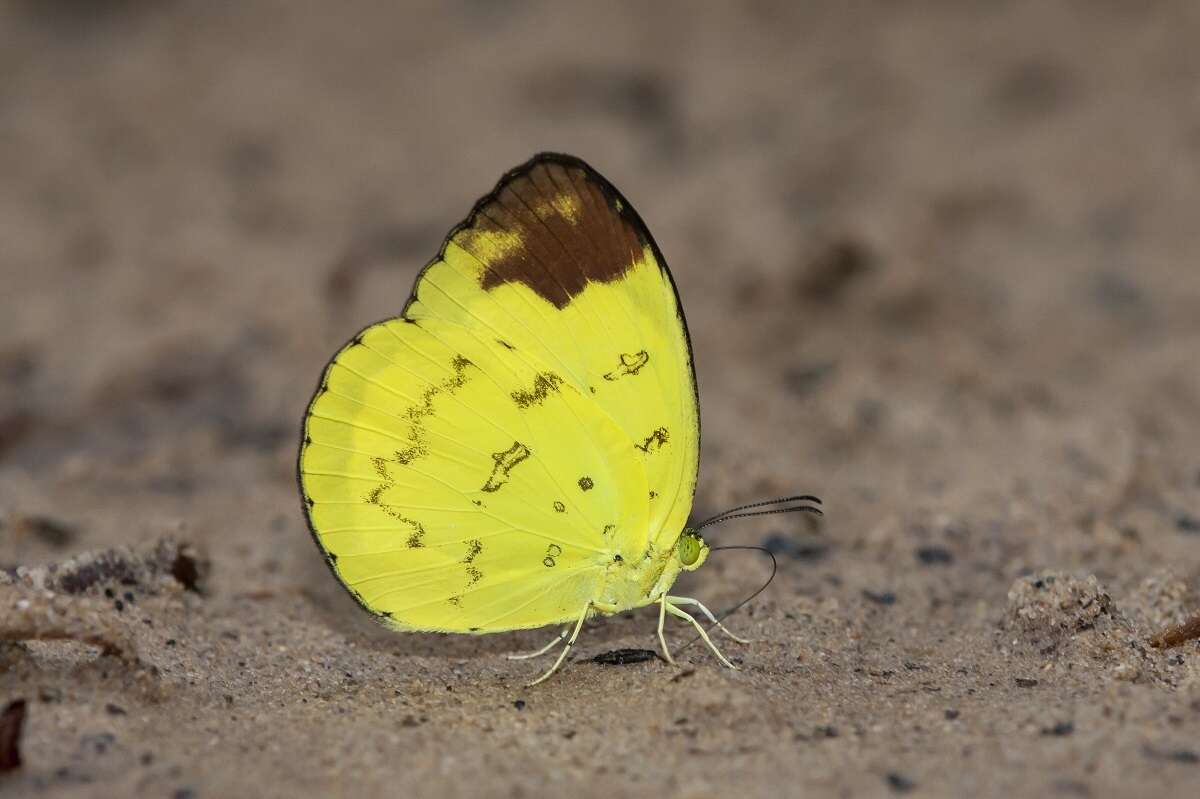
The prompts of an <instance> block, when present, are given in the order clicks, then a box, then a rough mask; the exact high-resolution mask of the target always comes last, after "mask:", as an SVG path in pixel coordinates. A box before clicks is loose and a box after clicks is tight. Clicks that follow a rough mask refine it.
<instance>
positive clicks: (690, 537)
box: [675, 528, 709, 572]
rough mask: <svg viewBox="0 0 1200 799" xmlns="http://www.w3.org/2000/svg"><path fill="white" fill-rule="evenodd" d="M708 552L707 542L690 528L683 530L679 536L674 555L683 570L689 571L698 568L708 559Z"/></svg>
mask: <svg viewBox="0 0 1200 799" xmlns="http://www.w3.org/2000/svg"><path fill="white" fill-rule="evenodd" d="M708 552H709V549H708V544H706V543H705V542H704V538H703V537H701V535H700V533H698V532H697V531H695V530H693V529H691V528H688V529H685V530H684V531H683V535H681V536H679V543H677V544H676V545H675V556H676V557H677V558H679V563H680V564H681V565H682V566H683V570H684V571H689V572H690V571H695V570H696V569H698V568H700V566H702V565H703V564H704V561H705V560H707V559H708Z"/></svg>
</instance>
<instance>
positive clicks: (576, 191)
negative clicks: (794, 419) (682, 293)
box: [405, 155, 700, 546]
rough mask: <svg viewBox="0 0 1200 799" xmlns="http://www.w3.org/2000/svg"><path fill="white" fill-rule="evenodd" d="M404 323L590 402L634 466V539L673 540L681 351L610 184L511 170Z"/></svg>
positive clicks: (681, 414) (685, 423)
mask: <svg viewBox="0 0 1200 799" xmlns="http://www.w3.org/2000/svg"><path fill="white" fill-rule="evenodd" d="M405 315H406V316H407V317H409V318H412V319H417V320H426V319H442V320H448V321H452V322H455V323H458V324H462V325H464V326H467V327H469V328H471V329H472V330H474V331H476V332H477V333H478V334H479V335H480V336H481V337H487V338H488V339H490V340H492V341H495V342H497V343H498V344H499V345H500V346H501V347H504V348H506V349H509V350H510V351H512V352H514V353H515V354H517V355H518V356H519V357H523V358H526V359H528V360H530V361H536V362H539V363H544V364H547V365H548V366H549V368H551V369H552V370H553V371H554V372H555V373H556V374H558V375H559V376H561V377H562V379H563V381H564V383H565V384H566V385H569V386H571V387H572V388H574V389H575V390H577V391H578V392H579V393H580V394H581V395H583V396H585V397H589V398H590V399H591V400H592V401H593V402H594V404H595V406H596V407H597V408H598V409H600V410H601V411H602V412H603V414H604V415H606V416H607V417H608V418H610V419H611V420H612V421H613V423H614V424H615V425H616V427H617V428H618V429H619V430H620V431H621V433H622V434H623V435H624V439H625V441H624V447H625V448H626V449H627V450H628V451H629V452H631V453H632V454H633V456H634V458H635V460H636V461H637V462H638V463H639V464H640V465H641V466H642V467H643V469H644V470H645V473H646V482H647V486H648V487H647V491H646V492H645V493H644V496H643V497H642V502H643V503H644V504H645V505H646V506H647V517H648V520H649V523H648V527H647V528H646V531H645V535H646V540H648V541H649V542H650V543H659V544H661V545H664V546H665V545H669V544H670V543H672V542H673V541H674V540H675V538H676V537H677V535H678V533H679V531H680V530H681V529H682V527H683V525H684V523H685V522H686V519H687V516H688V514H689V512H690V511H691V504H692V496H693V493H694V490H695V484H696V468H697V460H698V457H699V439H700V422H699V413H698V408H697V401H696V389H695V378H694V373H693V369H692V362H691V350H690V345H689V342H688V337H687V330H686V324H685V322H684V318H683V312H682V309H681V307H680V305H679V301H678V297H677V295H676V292H675V287H674V283H673V282H672V279H671V275H670V272H669V270H668V269H667V266H666V263H665V261H664V260H663V258H662V256H661V254H660V253H659V251H658V248H657V246H656V245H655V244H654V242H653V239H652V238H651V236H650V234H649V232H648V231H647V230H646V227H645V225H644V224H643V223H642V221H641V219H640V218H639V217H638V215H637V213H636V212H635V211H634V210H633V208H632V207H631V206H630V205H629V204H628V202H627V201H626V200H625V199H624V198H623V197H622V196H621V195H620V193H619V192H617V191H616V189H614V188H613V187H612V186H611V185H610V184H609V183H608V181H606V180H605V179H604V178H603V177H601V176H600V175H599V174H598V173H596V172H595V171H594V170H592V169H591V168H590V167H588V166H587V164H585V163H583V162H582V161H579V160H578V159H574V158H570V157H568V156H559V155H542V156H538V157H537V158H534V159H533V160H532V161H530V162H529V163H528V164H526V165H524V166H522V167H520V168H518V169H516V170H514V171H513V172H511V173H509V174H508V175H506V176H505V177H504V178H503V179H502V180H501V182H500V184H499V185H498V186H497V188H496V190H495V191H494V192H492V194H490V195H488V196H487V197H485V198H484V199H483V200H481V201H480V202H479V204H478V205H476V207H475V209H474V211H473V212H472V214H471V216H470V217H469V218H468V219H467V221H466V222H464V223H463V224H462V225H461V226H459V227H458V228H456V229H455V230H454V231H453V232H452V233H451V234H450V236H449V237H448V238H447V240H446V242H445V244H444V246H443V248H442V252H441V254H440V255H439V257H438V258H437V259H435V260H434V261H433V262H432V263H431V264H430V265H429V266H428V267H427V268H426V269H425V271H424V272H423V273H422V275H421V277H420V279H419V280H418V282H417V285H416V287H415V289H414V292H413V298H412V300H411V301H410V304H409V306H408V308H407V309H406V312H405ZM623 499H624V498H623ZM626 501H628V500H626Z"/></svg>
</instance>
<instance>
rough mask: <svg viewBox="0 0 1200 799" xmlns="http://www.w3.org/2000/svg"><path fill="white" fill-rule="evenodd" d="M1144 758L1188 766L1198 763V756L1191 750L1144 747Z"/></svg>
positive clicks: (1199, 755) (1199, 761) (1199, 756)
mask: <svg viewBox="0 0 1200 799" xmlns="http://www.w3.org/2000/svg"><path fill="white" fill-rule="evenodd" d="M1142 752H1143V753H1144V754H1145V755H1146V757H1149V758H1152V759H1154V760H1170V761H1171V762H1173V763H1184V764H1186V765H1189V766H1194V765H1196V764H1198V763H1200V754H1196V752H1195V751H1194V750H1191V749H1158V748H1156V747H1153V746H1146V747H1144V748H1143V749H1142Z"/></svg>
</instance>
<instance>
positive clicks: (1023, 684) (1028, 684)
mask: <svg viewBox="0 0 1200 799" xmlns="http://www.w3.org/2000/svg"><path fill="white" fill-rule="evenodd" d="M1013 682H1015V683H1016V684H1017V687H1018V688H1033V687H1034V686H1036V685H1037V684H1038V681H1037V680H1031V679H1029V678H1028V677H1017V678H1015V679H1014V680H1013Z"/></svg>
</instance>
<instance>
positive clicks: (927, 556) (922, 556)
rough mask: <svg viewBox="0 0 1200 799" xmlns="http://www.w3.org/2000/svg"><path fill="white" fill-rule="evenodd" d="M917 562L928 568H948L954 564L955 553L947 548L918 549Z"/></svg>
mask: <svg viewBox="0 0 1200 799" xmlns="http://www.w3.org/2000/svg"><path fill="white" fill-rule="evenodd" d="M916 554H917V560H919V561H921V563H923V564H925V565H926V566H946V565H949V564H951V563H953V562H954V553H952V552H951V551H950V550H948V549H946V548H945V547H938V546H924V547H917V553H916Z"/></svg>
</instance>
